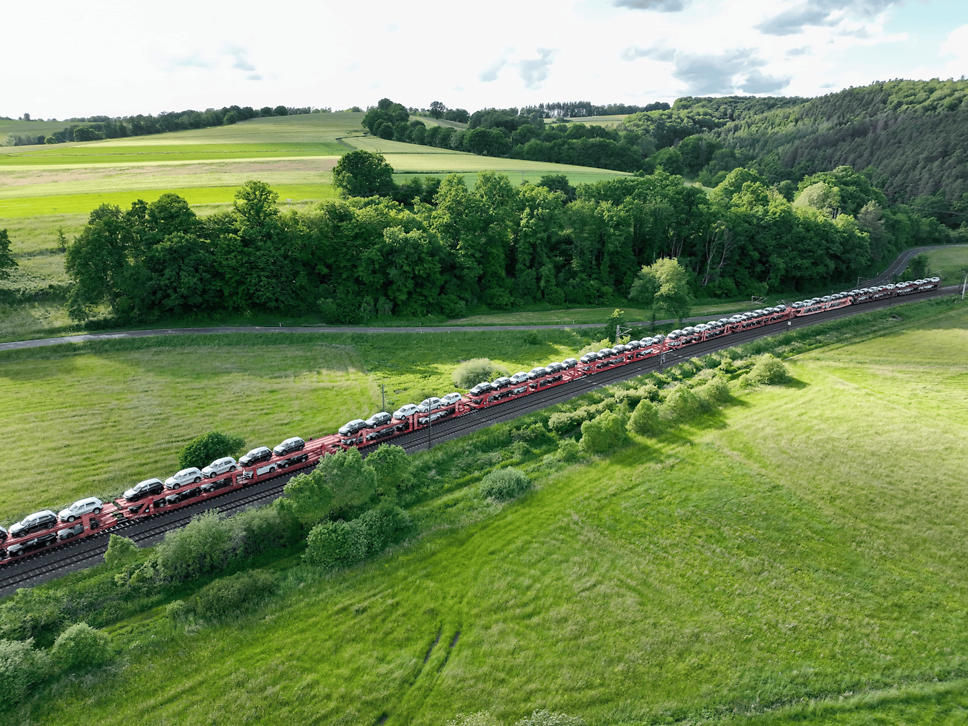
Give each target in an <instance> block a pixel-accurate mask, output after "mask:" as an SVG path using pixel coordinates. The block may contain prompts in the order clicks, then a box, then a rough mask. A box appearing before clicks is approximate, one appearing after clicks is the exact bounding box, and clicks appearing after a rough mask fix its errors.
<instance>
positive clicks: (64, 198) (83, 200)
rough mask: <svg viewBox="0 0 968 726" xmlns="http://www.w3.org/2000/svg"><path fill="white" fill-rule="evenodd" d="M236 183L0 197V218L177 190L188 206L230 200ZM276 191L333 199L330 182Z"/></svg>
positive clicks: (71, 210)
mask: <svg viewBox="0 0 968 726" xmlns="http://www.w3.org/2000/svg"><path fill="white" fill-rule="evenodd" d="M238 190H239V187H237V186H230V187H194V188H189V189H183V188H182V189H179V188H175V189H151V190H141V191H127V192H117V191H116V192H102V193H92V194H59V195H56V196H46V197H19V198H14V199H0V219H3V220H4V222H5V221H6V220H8V219H17V218H19V217H42V216H48V215H55V214H83V215H85V216H87V215H89V214H90V213H91V212H92V211H94V210H95V209H97V208H98V207H99V206H101V205H102V204H113V205H116V206H119V207H122V208H127V207H129V206H131V204H132V202H135V201H137V200H139V199H141V200H144V201H146V202H153V201H155V200H156V199H158V197H160V196H161V195H162V194H168V193H171V194H178V195H179V196H181V197H184V198H185V199H186V200H188V203H189V204H191V205H192V206H198V205H202V204H231V203H232V202H233V201H234V199H235V194H236V192H237V191H238ZM273 191H275V192H276V193H277V194H278V195H279V200H280V202H281V203H282V204H285V203H286V199H292V200H293V201H294V202H295V201H299V202H306V201H322V200H324V199H336V198H337V196H338V195H337V193H336V190H335V189H334V188H333V186H332V185H331V184H291V185H279V186H275V187H273Z"/></svg>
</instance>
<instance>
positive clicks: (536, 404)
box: [0, 287, 957, 596]
mask: <svg viewBox="0 0 968 726" xmlns="http://www.w3.org/2000/svg"><path fill="white" fill-rule="evenodd" d="M956 292H957V290H956V289H955V288H953V287H949V288H941V289H939V290H935V291H932V292H929V293H924V294H922V295H920V296H917V298H916V299H913V300H912V299H905V300H903V302H897V301H892V300H891V299H888V300H879V301H876V302H873V303H869V304H865V305H863V306H859V309H857V307H858V306H849V307H846V308H840V309H837V310H831V311H828V312H826V313H820V314H817V315H811V316H809V317H804V318H795V319H794V320H793V321H792V322H793V325H791V326H780V329H778V330H774V329H771V326H765V327H761V328H753V329H751V330H747V331H743V332H740V333H734V334H732V335H729V336H724V337H723V338H720V339H717V340H712V341H707V342H705V343H699V344H696V345H691V346H689V347H688V348H686V349H684V350H683V351H681V352H678V353H667V354H666V360H665V361H661V360H660V359H659V358H658V357H654V358H648V359H646V360H644V361H642V362H639V363H630V364H628V365H624V366H619V367H616V368H612V369H609V370H605V371H602V372H600V373H596V374H595V375H593V376H588V377H586V378H582V379H579V380H576V381H574V382H572V383H570V384H565V385H561V386H557V387H554V388H549V389H546V390H545V391H541V392H536V393H533V394H530V395H527V396H523V397H522V398H518V399H515V400H513V401H508V402H507V403H504V404H500V405H497V406H494V407H491V408H487V409H483V410H480V411H477V412H474V413H471V414H466V415H464V416H461V417H459V418H453V419H446V420H444V421H443V422H442V423H440V424H438V425H436V426H430V427H428V429H429V430H428V429H422V430H420V431H416V432H413V433H411V434H406V435H404V436H400V437H397V438H395V439H391V440H390V441H389V443H393V444H395V445H398V446H401V447H403V449H404V450H405V451H406V452H407V453H413V452H415V451H421V450H424V449H427V448H429V447H430V446H431V445H432V444H433V443H434V442H436V443H442V442H445V441H450V440H452V439H456V438H460V437H461V436H465V435H467V434H470V433H473V432H474V431H478V430H480V429H483V428H487V427H488V426H492V425H494V424H497V423H501V422H504V421H510V420H513V419H515V418H519V417H520V416H524V415H526V414H528V413H531V412H533V411H537V410H540V409H542V408H547V407H548V406H553V405H555V404H558V403H564V402H565V401H568V400H570V399H572V398H575V397H577V396H580V395H583V394H585V393H589V392H591V391H594V390H597V389H599V388H602V387H604V386H607V385H611V384H614V383H619V382H621V381H624V380H628V379H629V378H635V377H636V376H640V375H643V374H645V373H650V372H652V371H655V370H661V369H662V368H666V367H669V366H671V365H675V364H676V363H679V362H681V361H683V360H688V359H689V358H693V357H696V356H700V355H706V354H709V353H714V352H716V351H719V350H724V349H726V348H732V347H734V346H737V345H742V344H744V343H749V342H751V341H753V340H756V339H759V338H764V337H768V336H771V335H780V334H782V333H784V332H786V331H787V330H791V329H794V328H796V329H799V328H803V327H808V326H810V325H816V324H818V323H823V322H829V321H831V320H836V319H839V318H844V317H849V316H851V315H858V314H862V313H865V312H868V311H871V310H879V309H883V308H889V307H895V306H897V305H904V304H908V303H914V302H919V301H922V300H927V299H932V298H937V297H943V296H947V295H953V294H955V293H956ZM435 432H436V435H435ZM319 433H320V432H316V433H315V434H314V435H319ZM378 445H379V444H372V445H370V446H368V447H363V448H362V451H363V452H364V454H365V453H366V452H367V450H372V449H375V448H376V447H377V446H378ZM293 475H294V473H287V474H284V475H280V476H278V477H275V478H272V479H268V480H266V481H265V482H262V483H260V484H259V485H258V486H259V487H260V489H259V490H258V492H255V491H254V490H253V489H241V490H236V491H234V492H229V493H228V494H226V495H223V496H225V497H227V498H226V499H225V502H227V503H230V504H231V505H232V506H231V507H230V508H224V507H223V506H219V501H218V500H219V499H220V498H219V497H213V498H212V499H208V500H205V501H204V502H197V503H196V504H192V505H188V506H187V507H185V508H183V509H179V510H177V511H174V512H170V513H169V512H163V513H161V514H157V515H153V516H152V517H151V518H150V519H148V520H139V521H138V522H131V523H127V524H124V525H118V526H116V527H111V528H108V529H106V530H104V531H103V533H102V534H104V533H107V534H122V535H125V534H126V532H127V529H121V528H127V527H130V528H131V533H130V535H126V536H131V537H132V539H134V540H135V541H136V542H141V543H144V544H151V543H154V542H155V541H157V540H158V539H159V538H160V536H161V535H162V534H163V533H164V532H166V531H169V530H172V529H176V528H178V527H180V526H183V525H184V524H187V523H188V521H189V520H190V519H191V517H192V516H194V515H195V514H198V513H200V512H202V511H205V510H207V509H210V508H215V507H218V508H219V509H220V510H221V511H223V512H234V511H237V510H240V509H244V508H245V507H247V506H251V505H252V503H254V502H260V501H271V500H272V499H275V498H277V497H278V496H279V495H280V494H281V492H282V487H283V486H284V485H285V483H286V482H287V481H288V480H289V478H290V477H291V476H293ZM263 485H265V488H264V489H261V487H262V486H263ZM250 492H252V497H253V498H252V499H251V501H249V497H248V496H246V495H247V494H249V493H250ZM232 495H238V500H239V503H236V499H235V498H228V497H230V496H232ZM209 504H212V506H208V505H209ZM201 505H205V506H204V507H203V506H201ZM185 514H187V516H182V515H185ZM167 517H171V519H166V518H167ZM158 520H163V521H162V522H161V523H160V524H158V525H156V526H154V527H150V528H148V529H147V530H146V531H144V532H142V531H140V530H137V529H135V527H137V526H138V525H139V524H141V523H144V524H147V523H149V522H156V521H158ZM87 541H92V542H94V543H97V545H96V547H95V546H94V545H92V549H91V550H90V551H87V550H85V551H84V558H83V559H75V558H70V559H71V561H70V562H69V563H66V564H61V563H60V557H59V555H62V553H63V552H64V551H65V550H66V548H65V547H59V548H56V549H54V550H47V551H44V552H39V553H37V554H35V555H31V556H29V557H27V558H24V559H23V560H18V561H17V562H15V563H8V564H3V565H0V596H4V595H7V594H10V593H11V592H13V591H14V590H16V588H18V587H23V586H25V585H27V584H29V585H36V584H40V583H42V582H46V581H48V580H51V579H54V578H56V577H60V576H62V575H65V574H67V573H69V572H73V571H75V570H78V569H83V568H84V567H89V566H91V565H94V564H97V560H98V558H99V557H100V556H101V555H102V554H103V552H104V550H105V549H106V547H107V543H106V540H105V538H104V537H103V536H98V537H94V538H91V539H89V540H87ZM79 554H80V553H79Z"/></svg>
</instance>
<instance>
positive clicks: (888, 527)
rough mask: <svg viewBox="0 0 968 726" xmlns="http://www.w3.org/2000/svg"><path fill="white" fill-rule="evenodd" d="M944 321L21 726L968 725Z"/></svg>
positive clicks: (757, 397)
mask: <svg viewBox="0 0 968 726" xmlns="http://www.w3.org/2000/svg"><path fill="white" fill-rule="evenodd" d="M932 309H934V310H939V311H940V312H937V313H934V314H931V315H928V316H927V317H923V318H921V319H919V320H916V318H915V317H914V316H913V315H912V316H911V321H912V322H910V323H904V322H903V321H900V322H898V323H897V327H896V329H895V330H894V331H893V332H891V333H889V334H886V335H883V336H881V337H877V338H868V339H866V340H861V339H858V340H856V341H855V342H848V343H841V344H838V345H835V346H832V347H827V348H821V349H819V350H815V351H813V352H811V353H807V354H803V355H801V356H799V357H798V359H797V360H795V361H793V362H792V363H791V373H792V375H793V377H794V378H793V381H792V383H790V384H788V385H785V386H777V387H767V388H761V389H757V390H755V391H753V392H751V393H748V394H744V395H743V396H742V397H741V398H740V399H739V400H738V401H737V402H736V403H735V404H734V405H730V406H728V407H726V408H725V409H722V410H721V411H719V412H716V413H713V414H709V415H707V416H706V417H704V418H700V419H697V420H695V421H694V422H693V424H692V425H687V426H684V427H682V428H679V429H677V430H674V431H672V432H669V433H667V434H666V435H664V436H663V437H662V438H660V439H658V440H642V439H640V440H636V441H635V442H634V443H633V444H631V445H630V446H628V447H626V448H624V449H622V450H619V451H616V452H614V453H613V454H612V455H610V456H607V457H603V458H593V459H590V460H587V461H584V462H581V463H578V464H575V465H570V466H567V467H561V466H551V467H548V466H540V465H539V466H535V467H533V469H532V471H531V473H532V475H533V476H534V478H535V483H536V485H537V491H535V492H533V493H532V494H529V495H526V496H525V497H524V498H523V499H522V500H520V501H517V502H514V503H511V504H507V505H503V506H501V505H493V504H488V503H486V502H483V501H481V500H479V499H477V498H475V496H474V494H473V492H472V491H467V490H461V491H457V492H453V493H452V494H449V495H447V496H445V497H444V498H443V499H441V500H435V501H431V502H428V503H427V504H425V505H421V506H419V507H417V508H416V509H415V510H414V512H413V514H414V516H415V517H416V518H417V519H418V521H422V522H425V523H427V524H428V525H430V524H432V525H433V527H432V529H433V531H432V532H428V533H427V534H425V535H424V537H423V538H422V539H420V540H418V541H416V542H413V543H410V544H409V546H404V547H401V548H398V549H397V551H396V552H393V553H390V554H389V555H386V556H384V557H381V558H379V559H377V560H376V561H373V562H370V563H368V564H365V565H362V566H358V567H355V568H352V569H350V570H348V571H344V572H339V573H335V574H331V575H323V574H321V573H318V572H316V571H314V570H312V569H311V568H308V567H297V568H294V569H290V570H289V571H287V573H286V574H285V575H284V577H285V578H286V582H285V584H284V586H283V593H282V594H281V595H280V596H279V597H277V598H276V599H275V600H274V601H273V602H272V603H271V604H270V605H269V606H267V608H266V609H264V610H262V611H260V612H257V613H256V614H253V615H251V616H246V617H243V618H241V619H232V620H230V621H229V622H226V623H224V624H222V625H216V626H209V627H202V628H198V627H196V628H194V629H192V630H191V631H190V632H185V633H181V634H178V633H176V634H174V635H171V634H170V631H168V632H169V635H167V636H165V637H159V638H158V639H155V640H152V639H149V638H147V636H146V635H143V634H144V633H146V632H149V631H150V628H151V624H152V622H154V623H155V627H156V628H157V630H156V631H155V632H158V633H162V632H163V629H164V628H166V627H168V626H167V625H166V624H165V622H164V620H163V616H162V615H161V614H160V612H159V613H157V614H154V615H152V616H151V617H149V618H148V619H147V620H146V619H141V620H139V622H138V623H121V624H119V625H118V626H117V627H116V628H114V629H112V630H111V631H109V634H111V635H112V636H113V638H114V639H115V641H116V642H117V643H118V645H119V646H121V647H124V648H125V653H126V656H125V665H124V666H123V667H120V668H117V669H106V670H105V671H103V672H102V673H100V674H96V675H94V676H90V677H88V678H86V679H70V680H66V679H65V680H64V681H62V682H59V683H57V684H56V689H57V690H56V697H55V694H54V693H53V692H48V691H49V690H50V689H48V691H42V692H41V693H39V694H38V695H37V696H35V697H34V698H33V699H32V700H31V701H30V702H29V703H28V704H27V706H25V707H24V708H23V710H22V711H20V712H15V713H11V714H9V715H8V718H7V722H10V723H64V724H73V723H82V722H83V723H88V722H90V721H91V720H96V721H97V722H98V723H104V724H115V723H116V724H126V723H140V722H147V721H154V722H171V723H203V722H205V723H207V722H211V721H212V720H213V719H214V720H217V721H218V722H219V723H227V724H233V723H254V722H259V723H304V722H325V723H344V724H372V723H377V722H385V723H387V724H389V725H390V726H392V725H394V724H419V725H423V724H427V725H431V724H432V725H435V726H436V725H439V724H443V723H446V722H447V721H448V720H449V719H451V718H453V717H454V716H455V715H457V714H458V713H473V712H479V711H484V710H486V711H488V712H490V713H491V714H492V715H493V716H494V717H495V718H496V719H497V722H498V723H500V724H507V725H510V724H513V723H514V721H515V720H517V719H519V718H521V717H523V716H526V715H528V714H530V713H531V712H532V711H533V710H534V709H536V708H547V709H550V710H552V711H558V712H564V713H567V714H571V715H573V716H579V717H581V718H582V719H583V720H584V722H585V723H587V724H588V725H589V726H599V725H601V726H604V725H605V724H609V725H613V724H640V723H660V722H674V721H675V722H690V723H696V722H700V721H701V722H704V723H729V724H733V723H763V724H783V723H801V724H802V723H816V724H820V723H840V724H870V723H924V722H926V720H927V719H926V717H930V718H937V719H954V721H953V722H957V720H958V719H959V718H961V715H959V714H961V713H962V709H963V704H964V702H965V699H966V697H968V684H966V680H965V679H966V677H968V666H966V663H965V660H964V655H963V654H964V652H965V650H966V648H968V627H966V626H965V621H964V602H965V599H966V597H968V557H966V555H968V544H966V543H965V538H964V537H963V522H964V521H965V518H966V516H968V494H966V492H965V489H964V486H963V484H964V478H963V471H964V469H965V467H966V465H968V452H966V451H965V448H964V446H963V442H964V440H965V437H966V435H968V386H965V379H966V376H968V363H966V361H968V310H966V308H965V307H964V306H956V307H952V306H950V305H949V306H946V307H944V308H942V307H941V306H938V307H937V308H932ZM32 367H33V366H32ZM425 531H426V530H425ZM138 628H141V629H142V630H141V631H140V633H141V634H139V631H138ZM146 629H147V630H146ZM212 683H218V684H219V688H213V687H212ZM794 703H795V704H796V705H795V706H794V705H791V704H794Z"/></svg>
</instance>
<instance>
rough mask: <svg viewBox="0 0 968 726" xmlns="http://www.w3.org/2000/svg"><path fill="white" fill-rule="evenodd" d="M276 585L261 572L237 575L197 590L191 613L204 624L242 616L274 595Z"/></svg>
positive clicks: (268, 574)
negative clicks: (202, 620)
mask: <svg viewBox="0 0 968 726" xmlns="http://www.w3.org/2000/svg"><path fill="white" fill-rule="evenodd" d="M278 584H279V583H278V581H277V580H276V576H275V575H274V574H272V573H271V572H266V571H265V570H251V571H249V572H240V573H238V574H237V575H232V576H230V577H225V578H222V579H221V580H216V581H215V582H212V583H209V584H208V585H206V586H205V587H203V588H202V589H201V590H199V591H198V594H197V595H196V596H195V598H194V601H193V602H192V604H191V609H192V611H193V612H194V614H195V615H196V616H198V617H199V618H202V619H204V620H217V619H219V618H222V617H224V616H226V615H230V614H232V615H234V614H238V613H242V612H244V611H246V610H249V609H250V608H252V607H253V606H254V605H256V604H257V603H258V602H260V601H261V600H264V599H265V598H266V597H268V596H269V595H271V594H272V593H274V592H275V591H276V588H277V587H278Z"/></svg>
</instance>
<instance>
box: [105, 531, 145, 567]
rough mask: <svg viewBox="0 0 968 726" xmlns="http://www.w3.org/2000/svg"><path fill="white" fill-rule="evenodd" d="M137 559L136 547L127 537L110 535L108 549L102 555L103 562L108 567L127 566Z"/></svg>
mask: <svg viewBox="0 0 968 726" xmlns="http://www.w3.org/2000/svg"><path fill="white" fill-rule="evenodd" d="M137 558H138V545H136V544H135V543H134V542H132V541H131V540H130V539H128V538H127V537H120V536H118V535H116V534H112V535H111V537H110V539H108V548H107V550H106V551H105V553H104V561H105V562H107V563H108V565H109V566H110V567H116V566H120V565H124V564H127V563H128V562H132V561H133V560H136V559H137Z"/></svg>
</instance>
